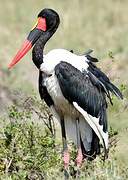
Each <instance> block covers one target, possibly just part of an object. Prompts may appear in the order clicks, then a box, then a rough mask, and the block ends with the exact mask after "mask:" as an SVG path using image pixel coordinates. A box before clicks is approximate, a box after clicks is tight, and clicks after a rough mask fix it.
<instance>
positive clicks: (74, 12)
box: [0, 0, 128, 179]
mask: <svg viewBox="0 0 128 180" xmlns="http://www.w3.org/2000/svg"><path fill="white" fill-rule="evenodd" d="M46 7H48V8H53V9H55V10H56V11H57V12H58V13H59V14H60V18H61V23H60V27H59V29H58V30H57V32H56V34H55V35H54V36H53V37H52V39H51V40H49V42H48V44H47V46H46V48H45V52H48V51H49V50H51V49H53V48H65V49H68V50H71V49H73V50H74V52H75V53H77V54H82V53H84V52H85V51H86V50H87V49H90V48H91V49H93V50H94V53H93V54H94V56H96V57H97V58H99V59H100V63H98V66H100V67H101V68H102V69H103V70H104V71H105V72H106V73H107V75H108V76H109V77H110V79H111V80H112V82H114V83H115V84H116V85H118V86H119V87H121V84H123V86H125V88H124V89H122V87H121V89H122V90H123V94H124V100H123V101H119V100H117V99H116V98H114V105H113V106H111V105H109V109H108V119H109V124H110V125H111V126H112V127H113V128H114V129H115V130H117V131H118V139H119V141H118V143H117V146H116V148H115V153H114V156H115V158H116V162H118V163H117V164H118V165H119V167H121V166H122V165H123V164H124V166H126V167H128V157H127V154H128V146H127V144H128V140H127V136H128V131H127V129H128V123H127V122H128V118H127V117H128V78H127V77H128V60H127V59H128V58H127V54H128V36H127V32H128V23H127V7H128V1H127V0H122V1H120V0H116V1H115V0H108V1H102V0H94V1H90V0H81V1H80V0H72V1H68V0H65V1H60V0H53V1H50V0H49V1H48V0H38V1H35V0H27V1H26V0H22V1H18V0H4V1H0V23H1V26H0V58H1V60H0V77H1V78H0V97H2V100H1V99H0V103H3V104H4V106H3V107H5V106H8V105H10V104H12V103H13V102H20V101H21V102H22V97H21V96H20V95H19V94H20V93H21V94H25V96H26V95H29V96H31V95H32V96H33V92H34V94H36V96H37V97H38V98H39V95H38V90H37V79H38V72H37V69H36V67H35V66H34V65H33V63H32V60H31V53H29V54H28V55H27V56H26V57H24V59H23V60H22V61H21V62H20V63H19V64H17V66H16V67H15V68H14V69H12V70H11V71H8V69H7V65H8V63H9V62H10V61H11V59H12V58H13V56H14V55H15V53H16V52H17V50H18V49H19V47H20V46H21V44H22V42H23V41H24V39H25V38H26V36H27V34H28V33H29V31H30V29H31V27H32V26H33V24H34V23H35V21H36V16H37V14H38V12H39V11H40V10H41V9H43V8H46ZM110 52H112V55H113V56H114V59H113V58H111V57H110V54H111V53H110ZM3 87H4V88H3ZM6 89H8V90H7V91H6ZM3 92H6V93H5V95H3V94H4V93H3ZM8 94H9V97H7V96H6V95H8ZM10 96H11V97H13V96H15V98H14V101H12V98H10ZM1 107H2V106H1ZM0 112H1V117H2V116H3V109H2V110H1V111H0ZM4 113H5V116H7V112H6V109H5V111H4ZM1 121H2V120H1ZM112 158H113V156H112ZM110 161H112V159H110ZM110 164H111V163H110ZM53 171H54V169H53ZM51 173H53V172H52V170H51ZM53 174H54V173H53ZM57 174H58V172H57ZM119 174H120V173H119ZM51 176H52V175H51ZM108 179H109V178H108ZM119 179H121V178H119Z"/></svg>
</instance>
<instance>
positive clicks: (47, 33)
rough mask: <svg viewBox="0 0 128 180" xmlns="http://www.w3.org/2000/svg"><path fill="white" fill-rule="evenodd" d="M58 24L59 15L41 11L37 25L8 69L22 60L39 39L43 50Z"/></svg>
mask: <svg viewBox="0 0 128 180" xmlns="http://www.w3.org/2000/svg"><path fill="white" fill-rule="evenodd" d="M59 23H60V18H59V15H58V14H57V13H56V12H55V11H54V10H52V9H43V10H42V11H41V12H40V13H39V14H38V19H37V23H36V24H35V26H34V27H33V28H32V30H31V31H30V33H29V35H28V37H27V39H26V41H25V42H24V43H23V45H22V47H21V49H20V50H19V51H18V53H17V54H16V56H15V57H14V58H13V60H12V62H11V63H10V64H9V68H11V67H13V66H14V65H15V64H16V63H17V62H19V61H20V60H21V59H22V57H23V56H24V55H25V54H26V53H27V52H28V51H29V50H30V49H31V48H32V47H33V45H34V44H35V43H36V42H37V41H38V40H39V39H40V38H41V39H40V40H41V41H40V42H41V43H42V49H43V47H44V45H45V43H46V42H47V41H48V40H49V39H50V37H51V36H52V35H53V34H54V33H55V31H56V29H57V28H58V25H59ZM38 42H39V41H38ZM40 59H41V58H40ZM37 61H38V58H37Z"/></svg>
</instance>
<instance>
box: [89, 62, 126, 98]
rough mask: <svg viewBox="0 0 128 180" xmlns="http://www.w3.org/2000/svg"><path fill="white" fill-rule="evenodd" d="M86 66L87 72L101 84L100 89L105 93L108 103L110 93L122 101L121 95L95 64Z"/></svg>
mask: <svg viewBox="0 0 128 180" xmlns="http://www.w3.org/2000/svg"><path fill="white" fill-rule="evenodd" d="M88 64H89V67H88V70H89V72H90V73H91V74H93V76H95V79H97V80H98V81H99V84H101V86H102V88H103V89H104V90H105V91H106V93H107V95H108V97H109V99H110V101H111V97H110V92H111V93H113V94H115V95H116V96H117V97H119V98H121V99H123V95H122V93H121V92H120V90H119V89H118V88H117V87H116V86H115V85H114V84H112V83H111V82H110V80H109V78H108V77H107V76H106V75H105V74H104V73H103V72H102V71H101V70H100V69H99V68H97V67H96V65H95V64H93V63H92V62H88ZM92 81H93V79H92Z"/></svg>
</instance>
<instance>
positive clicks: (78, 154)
mask: <svg viewBox="0 0 128 180" xmlns="http://www.w3.org/2000/svg"><path fill="white" fill-rule="evenodd" d="M82 160H83V154H82V150H81V148H79V149H78V153H77V158H76V165H77V167H80V166H81V164H82Z"/></svg>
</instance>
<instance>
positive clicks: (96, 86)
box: [9, 9, 123, 169]
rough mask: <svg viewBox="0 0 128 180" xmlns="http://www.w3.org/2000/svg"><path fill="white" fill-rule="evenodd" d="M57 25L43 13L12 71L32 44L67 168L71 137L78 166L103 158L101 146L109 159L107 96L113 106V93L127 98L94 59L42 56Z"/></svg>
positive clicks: (50, 13) (60, 53)
mask: <svg viewBox="0 0 128 180" xmlns="http://www.w3.org/2000/svg"><path fill="white" fill-rule="evenodd" d="M59 23H60V18H59V15H58V14H57V13H56V12H55V11H54V10H52V9H43V10H42V11H41V12H40V13H39V14H38V20H37V24H36V25H35V27H34V28H33V29H32V30H31V32H30V34H29V35H28V37H27V39H26V41H25V42H24V43H23V46H22V47H21V49H20V50H19V51H18V53H17V54H16V56H15V57H14V59H13V60H12V62H11V63H10V64H9V68H12V67H13V66H14V65H15V64H16V63H17V62H18V61H20V59H21V58H22V57H23V56H24V55H25V54H26V53H27V52H28V51H29V50H30V49H31V48H32V47H33V46H34V48H33V50H32V60H33V62H34V64H35V65H36V67H37V68H38V69H39V93H40V97H41V99H42V100H44V101H45V102H46V104H47V105H48V106H49V108H50V109H51V111H52V113H53V115H54V116H55V117H56V118H57V119H58V120H59V122H60V125H61V131H62V141H63V152H64V154H63V160H64V167H65V169H66V168H67V167H68V165H69V161H70V156H69V149H68V145H67V139H68V138H69V139H71V140H72V141H73V142H74V143H75V144H76V146H77V158H76V164H77V166H78V167H79V166H80V165H81V163H82V160H83V158H88V159H94V158H95V157H96V155H98V154H100V152H101V151H100V148H101V144H102V147H103V148H104V152H105V156H107V152H108V125H107V113H106V109H107V101H106V97H108V98H109V100H110V102H111V96H110V93H113V94H115V95H116V96H117V97H119V98H121V99H122V98H123V97H122V94H121V92H120V90H119V89H118V88H117V87H116V86H114V85H113V84H112V83H111V82H110V80H109V78H108V77H107V76H106V75H105V74H104V73H103V72H102V71H101V70H100V69H99V68H97V67H96V65H95V64H94V63H93V61H96V59H95V58H92V57H91V56H90V55H88V54H87V55H81V56H80V55H76V54H74V53H72V52H70V51H67V50H64V49H54V50H51V51H50V52H49V53H48V54H46V55H44V54H43V50H44V46H45V44H46V42H47V41H48V40H49V39H50V38H51V36H52V35H53V34H54V33H55V31H56V30H57V28H58V25H59Z"/></svg>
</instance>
